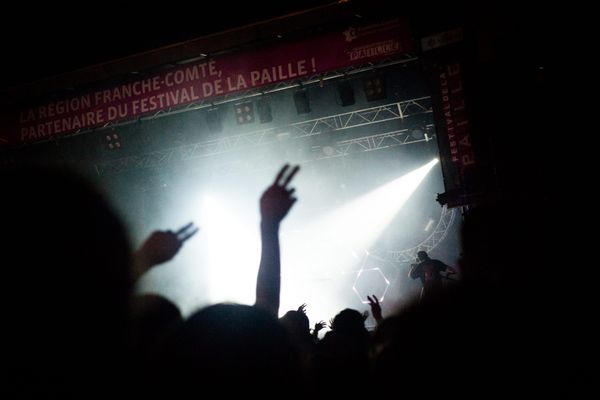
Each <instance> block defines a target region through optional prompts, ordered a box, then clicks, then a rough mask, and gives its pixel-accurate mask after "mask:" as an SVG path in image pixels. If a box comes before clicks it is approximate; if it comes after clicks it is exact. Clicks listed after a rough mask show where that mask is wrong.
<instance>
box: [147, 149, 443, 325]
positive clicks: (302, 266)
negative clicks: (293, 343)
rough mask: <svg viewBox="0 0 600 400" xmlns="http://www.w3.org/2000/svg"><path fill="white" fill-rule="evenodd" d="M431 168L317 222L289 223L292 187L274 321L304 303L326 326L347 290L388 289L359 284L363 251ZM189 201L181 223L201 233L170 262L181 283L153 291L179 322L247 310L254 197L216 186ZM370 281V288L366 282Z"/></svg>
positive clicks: (253, 263) (255, 242) (254, 255)
mask: <svg viewBox="0 0 600 400" xmlns="http://www.w3.org/2000/svg"><path fill="white" fill-rule="evenodd" d="M436 163H437V160H433V161H431V162H429V163H428V164H426V165H424V166H422V167H420V168H418V169H416V170H414V171H411V172H409V173H408V174H406V175H404V176H401V177H399V178H397V179H395V180H393V181H391V182H389V183H387V184H384V185H383V186H380V187H379V188H377V189H375V190H373V191H371V192H369V193H366V194H364V195H362V196H360V197H358V198H356V199H354V200H350V201H349V202H348V203H346V204H344V205H342V206H340V207H337V208H334V209H332V210H331V211H330V212H326V213H325V214H324V215H321V216H316V217H312V216H310V215H308V216H304V217H303V218H298V219H297V218H296V217H297V216H299V215H301V213H300V212H299V211H300V210H297V209H296V208H300V207H302V191H303V189H302V187H301V186H298V195H299V198H300V201H299V203H298V204H297V205H296V206H295V207H294V209H292V210H291V212H290V216H289V217H288V218H286V220H285V221H284V222H283V224H282V227H281V228H282V230H281V234H280V239H281V255H282V263H281V275H282V287H281V307H280V315H283V314H284V313H285V312H286V311H288V310H295V309H297V308H298V306H299V305H301V304H302V303H307V314H308V316H309V318H310V320H311V324H314V323H315V322H317V321H320V320H325V321H328V320H329V319H330V318H331V317H333V316H335V315H336V314H337V313H338V312H340V311H341V310H342V309H344V308H346V307H352V304H350V301H356V299H357V296H356V294H354V293H353V290H354V291H357V290H359V289H360V290H359V292H360V295H359V297H361V298H364V297H365V296H366V295H367V294H369V291H370V290H372V289H373V288H375V287H384V286H386V285H389V284H390V283H389V281H388V282H387V283H386V282H384V280H385V277H384V278H381V276H383V275H382V274H375V273H371V274H370V273H364V274H362V275H360V276H359V275H358V272H359V271H360V270H361V269H362V268H363V267H364V268H365V271H366V270H367V269H369V268H371V266H370V265H365V264H364V260H365V256H366V254H367V251H368V249H369V247H370V246H372V245H373V244H374V243H375V242H376V241H377V240H378V238H379V236H380V235H381V234H382V232H383V231H384V230H385V229H386V227H387V226H388V224H389V223H390V222H391V221H392V219H393V218H394V216H395V215H396V214H397V213H398V211H400V209H401V208H402V207H403V206H404V204H405V203H406V201H407V200H408V199H409V198H410V197H411V195H412V194H413V193H414V192H415V191H416V190H417V188H418V187H419V185H420V184H421V182H422V181H423V179H424V178H425V177H426V176H427V174H428V173H429V171H430V170H431V169H432V168H433V166H434V165H435V164H436ZM298 182H301V180H300V179H298ZM193 197H195V200H194V201H193V202H192V203H191V204H194V208H195V209H196V210H197V211H196V213H195V215H193V216H190V215H187V216H186V217H187V218H190V217H192V218H193V220H194V221H198V225H199V226H200V232H199V234H198V235H197V237H195V238H194V239H193V240H191V241H190V242H189V243H186V245H185V248H184V249H183V251H184V254H182V255H181V256H178V259H176V260H175V261H176V262H181V263H183V262H184V261H185V262H186V264H190V265H191V266H190V267H189V268H185V269H177V270H173V271H172V274H175V273H181V275H177V276H174V277H173V276H170V277H169V279H160V280H156V288H157V289H158V291H159V292H160V291H164V292H166V293H167V295H168V297H169V298H172V299H174V300H175V301H176V302H177V303H178V304H180V305H181V306H183V307H182V308H183V311H184V314H189V313H190V312H192V311H193V310H194V309H196V307H197V306H201V305H207V304H214V303H216V302H223V301H231V302H238V303H242V304H254V301H255V289H256V276H257V272H258V265H259V262H260V229H259V215H258V207H257V198H258V197H259V193H250V192H247V191H235V190H231V189H230V188H228V187H226V186H224V185H222V186H220V187H218V188H216V190H211V191H210V192H205V193H204V194H203V195H201V196H200V197H199V198H198V197H197V196H193ZM164 272H165V277H166V275H167V272H166V271H164ZM379 275H381V276H379ZM370 276H373V277H374V278H373V279H375V278H377V282H370V281H369V279H371V278H370ZM186 277H187V278H186ZM161 278H162V277H161ZM357 278H360V279H357ZM182 279H185V280H186V281H187V282H186V284H184V285H180V286H178V287H179V289H177V290H171V289H168V288H167V287H165V285H166V284H168V282H169V281H170V280H171V281H181V280H182ZM382 285H384V286H382ZM161 288H162V289H161ZM184 288H185V289H184ZM353 288H354V289H353ZM173 289H175V288H173ZM373 290H375V289H373ZM379 291H380V290H379ZM371 294H373V293H371ZM375 294H377V295H378V296H380V295H381V294H382V293H375ZM349 299H352V300H350V301H349ZM355 307H356V306H355ZM361 311H362V310H361Z"/></svg>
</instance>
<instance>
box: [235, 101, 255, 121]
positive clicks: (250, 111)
mask: <svg viewBox="0 0 600 400" xmlns="http://www.w3.org/2000/svg"><path fill="white" fill-rule="evenodd" d="M233 109H234V111H235V119H236V121H237V123H238V124H239V125H242V124H249V123H252V122H254V107H253V104H252V102H251V101H247V102H244V103H238V104H236V105H234V107H233Z"/></svg>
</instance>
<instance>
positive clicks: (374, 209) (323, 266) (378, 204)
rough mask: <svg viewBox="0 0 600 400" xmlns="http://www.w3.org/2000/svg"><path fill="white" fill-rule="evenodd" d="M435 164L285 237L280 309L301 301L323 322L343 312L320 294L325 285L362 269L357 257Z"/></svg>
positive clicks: (329, 297) (327, 293) (325, 292)
mask: <svg viewBox="0 0 600 400" xmlns="http://www.w3.org/2000/svg"><path fill="white" fill-rule="evenodd" d="M437 162H438V160H437V159H434V160H432V161H430V162H429V163H427V164H426V165H424V166H422V167H420V168H418V169H416V170H414V171H412V172H409V173H408V174H406V175H404V176H402V177H400V178H397V179H395V180H393V181H391V182H389V183H387V184H385V185H383V186H381V187H379V188H377V189H375V190H373V191H371V192H369V193H367V194H365V195H363V196H361V197H359V198H357V199H355V200H353V201H351V202H349V203H347V204H346V205H343V206H342V207H339V208H337V209H335V210H333V211H332V212H330V213H328V214H326V215H324V216H322V217H320V218H318V219H317V220H314V221H312V222H310V223H308V224H306V225H305V226H304V227H302V228H300V229H298V230H297V231H295V232H292V233H290V234H289V235H286V237H285V238H284V239H283V240H282V242H283V243H284V244H285V251H282V260H283V261H282V297H281V305H282V310H284V309H285V310H289V309H295V308H297V306H298V305H299V304H302V303H303V302H306V303H308V304H313V305H314V307H315V308H317V307H318V308H319V310H318V311H317V314H318V315H317V316H316V318H317V319H325V320H328V319H329V318H330V317H332V316H333V315H335V313H337V312H339V311H340V310H341V309H343V308H344V307H346V306H347V305H344V304H339V303H338V302H337V301H338V297H337V296H335V294H334V293H331V292H330V291H329V290H326V289H325V287H327V282H329V283H330V284H331V283H333V284H335V282H339V281H341V280H342V276H343V275H344V274H353V275H354V276H356V273H357V271H358V270H360V268H361V260H360V259H357V257H356V254H357V253H356V252H361V253H364V252H366V251H367V249H368V248H369V247H370V246H372V245H373V244H374V243H375V241H376V240H377V239H378V238H379V236H380V235H381V233H382V232H383V231H384V230H385V228H386V227H387V226H388V224H389V223H390V222H391V221H392V219H393V218H394V216H395V215H396V214H397V213H398V211H400V209H401V208H402V207H403V206H404V204H405V203H406V201H407V200H408V199H409V198H410V196H411V195H412V194H413V193H414V192H415V190H416V189H417V188H418V187H419V185H420V183H421V182H422V181H423V179H424V178H425V177H426V176H427V174H428V173H429V171H430V170H431V169H432V168H433V166H434V165H435V164H436V163H437ZM359 258H360V257H359ZM329 286H333V285H329ZM296 303H298V304H296Z"/></svg>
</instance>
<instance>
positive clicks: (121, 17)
mask: <svg viewBox="0 0 600 400" xmlns="http://www.w3.org/2000/svg"><path fill="white" fill-rule="evenodd" d="M332 2H334V1H333V0H303V1H288V0H286V1H279V2H273V1H272V0H271V1H254V2H250V1H245V2H230V1H222V0H218V1H211V2H210V3H209V2H204V1H202V2H195V3H191V2H188V4H179V3H183V2H173V1H163V2H160V1H158V2H150V1H148V2H145V3H143V6H140V5H137V6H136V5H130V4H129V3H126V2H124V1H121V2H120V3H118V4H112V3H110V2H108V3H107V2H83V1H82V2H77V3H75V2H72V3H70V5H69V6H65V7H63V8H59V6H57V5H56V4H54V3H53V4H52V5H51V6H44V5H40V6H38V4H35V3H30V2H28V4H27V5H23V6H18V5H17V6H13V7H12V10H10V12H9V13H6V12H5V13H4V16H5V19H12V22H13V23H12V24H10V25H9V24H6V23H3V24H2V26H1V27H0V37H1V38H2V39H1V43H2V46H1V49H2V50H1V52H2V53H1V54H2V57H1V58H2V60H3V65H2V75H1V78H0V87H10V86H15V85H18V84H20V83H27V82H32V81H35V80H38V79H40V78H43V77H47V76H52V75H56V74H60V73H63V72H69V71H72V70H75V69H78V68H81V67H85V66H89V65H93V64H97V63H100V62H103V61H108V60H112V59H116V58H120V57H124V56H127V55H131V54H135V53H138V52H142V51H145V50H150V49H154V48H158V47H162V46H165V45H169V44H173V43H178V42H181V41H184V40H189V39H193V38H196V37H200V36H203V35H206V34H209V33H214V32H220V31H223V30H226V29H230V28H235V27H239V26H243V25H246V24H248V23H252V22H257V21H261V20H266V19H270V18H273V17H276V16H281V15H286V14H288V13H290V12H295V11H299V10H303V9H307V8H311V7H315V6H318V5H322V4H329V3H332ZM194 4H195V5H194Z"/></svg>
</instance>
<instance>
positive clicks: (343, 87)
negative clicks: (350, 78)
mask: <svg viewBox="0 0 600 400" xmlns="http://www.w3.org/2000/svg"><path fill="white" fill-rule="evenodd" d="M338 93H339V94H340V100H341V101H342V106H343V107H346V106H351V105H352V104H354V103H355V102H356V100H355V99H354V90H353V89H352V85H351V84H350V82H342V83H340V84H339V85H338Z"/></svg>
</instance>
